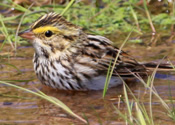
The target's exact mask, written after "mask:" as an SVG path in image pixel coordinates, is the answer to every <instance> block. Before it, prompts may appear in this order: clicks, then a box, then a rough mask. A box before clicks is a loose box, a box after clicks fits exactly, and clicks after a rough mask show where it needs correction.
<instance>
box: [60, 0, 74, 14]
mask: <svg viewBox="0 0 175 125" xmlns="http://www.w3.org/2000/svg"><path fill="white" fill-rule="evenodd" d="M74 2H75V0H71V1H70V2H69V4H68V5H67V6H66V8H65V9H64V10H63V11H62V13H61V15H64V14H65V13H66V11H67V10H68V9H69V8H70V7H71V6H72V5H73V3H74Z"/></svg>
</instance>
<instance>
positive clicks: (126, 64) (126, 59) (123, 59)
mask: <svg viewBox="0 0 175 125" xmlns="http://www.w3.org/2000/svg"><path fill="white" fill-rule="evenodd" d="M118 53H120V54H119V56H118V59H117V62H116V65H115V68H114V72H113V75H118V74H119V75H120V76H122V77H124V76H126V77H128V76H131V75H132V73H139V74H143V73H146V68H145V67H144V66H143V65H141V64H139V63H138V62H137V61H136V60H135V59H134V58H132V57H131V56H130V55H128V54H127V53H126V52H124V51H120V50H119V49H118V48H116V47H114V46H112V42H111V41H110V40H109V39H107V38H105V37H102V36H93V35H88V41H87V42H86V43H85V45H84V49H83V55H84V56H86V58H88V59H89V60H88V59H87V61H86V63H87V64H86V65H89V66H90V67H91V68H93V69H95V70H96V71H97V72H98V73H103V74H105V75H106V73H107V70H108V68H109V64H110V62H111V66H112V65H113V63H114V60H115V58H116V56H117V54H118ZM90 57H92V58H90Z"/></svg>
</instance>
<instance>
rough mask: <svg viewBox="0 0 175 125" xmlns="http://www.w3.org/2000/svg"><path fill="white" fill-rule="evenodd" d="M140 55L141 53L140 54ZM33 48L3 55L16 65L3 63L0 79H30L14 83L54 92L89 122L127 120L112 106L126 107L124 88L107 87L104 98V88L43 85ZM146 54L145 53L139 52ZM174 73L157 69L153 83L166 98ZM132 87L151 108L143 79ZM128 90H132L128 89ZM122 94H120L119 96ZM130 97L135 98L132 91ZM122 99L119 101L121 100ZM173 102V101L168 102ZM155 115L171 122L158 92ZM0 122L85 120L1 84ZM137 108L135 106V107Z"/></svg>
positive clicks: (173, 87)
mask: <svg viewBox="0 0 175 125" xmlns="http://www.w3.org/2000/svg"><path fill="white" fill-rule="evenodd" d="M137 55H138V54H137ZM32 56H33V49H32V48H27V49H26V48H25V47H20V48H19V50H18V53H17V56H16V57H12V58H10V59H7V58H4V59H3V61H4V62H8V63H9V64H13V65H15V66H16V67H17V68H18V69H20V71H21V72H19V71H18V70H17V69H15V68H14V67H11V66H9V65H5V64H2V66H1V67H0V68H1V70H0V79H1V80H18V79H19V80H29V79H32V81H29V82H16V83H14V84H16V85H19V86H22V87H25V88H28V89H31V90H34V91H35V88H38V89H40V90H42V91H43V92H44V93H46V94H47V95H50V96H54V97H56V98H58V99H59V100H61V101H62V102H64V103H65V104H66V105H67V106H68V107H70V109H72V110H73V111H74V112H75V113H76V114H78V115H80V116H82V117H84V118H87V119H88V120H89V122H90V124H99V123H102V124H106V125H110V124H111V125H115V124H121V125H122V124H125V122H122V121H123V120H122V118H120V117H119V115H118V114H117V112H116V111H115V110H114V108H113V106H116V107H118V108H119V109H120V111H121V112H125V111H127V109H126V107H127V106H126V105H125V103H124V102H123V98H124V97H123V88H122V86H118V87H117V88H112V89H109V90H108V93H107V95H106V97H105V99H102V91H88V92H70V91H69V92H67V91H58V90H53V89H51V88H48V87H45V86H42V85H41V84H40V82H39V81H38V80H37V78H36V76H35V74H34V71H33V64H32ZM140 57H144V56H140ZM174 80H175V75H173V73H168V75H167V73H166V74H163V73H157V74H156V79H155V82H154V86H155V88H156V90H157V91H158V93H159V94H160V96H161V97H162V98H163V99H165V100H166V99H169V97H170V96H169V95H170V90H171V95H172V98H173V97H175V84H174ZM129 87H130V89H131V91H132V92H133V93H134V95H135V96H136V97H137V98H139V100H140V101H141V102H143V104H144V105H145V107H146V108H149V102H150V101H149V99H150V98H149V91H146V90H145V87H144V86H143V85H142V84H141V83H140V82H134V83H130V84H129ZM128 93H129V92H128ZM120 96H121V97H120ZM128 96H129V98H130V99H132V96H131V93H129V95H128ZM119 100H120V101H119ZM169 104H171V103H169ZM152 107H153V114H154V115H153V116H156V117H155V121H156V120H157V121H158V122H160V121H161V122H163V123H165V124H168V123H170V124H171V122H172V121H171V120H170V118H168V116H167V115H165V112H166V110H164V109H163V108H162V105H161V103H160V101H159V99H157V98H156V97H155V96H153V99H152ZM0 109H1V112H0V124H32V125H33V124H36V125H38V124H45V125H46V124H47V125H48V124H57V123H59V124H62V125H67V124H72V123H75V124H78V125H79V124H83V123H81V122H80V121H78V120H77V119H75V118H73V117H71V116H70V115H68V114H67V113H65V112H64V111H63V110H61V109H60V108H58V107H56V106H55V105H53V104H51V103H49V102H47V101H45V100H41V99H40V98H38V97H35V96H33V95H32V94H29V93H27V92H24V91H21V90H18V89H15V88H12V87H8V86H6V85H2V84H0ZM133 112H135V109H133Z"/></svg>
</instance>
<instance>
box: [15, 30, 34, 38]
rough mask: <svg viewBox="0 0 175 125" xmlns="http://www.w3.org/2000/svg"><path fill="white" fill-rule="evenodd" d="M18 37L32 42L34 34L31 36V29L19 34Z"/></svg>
mask: <svg viewBox="0 0 175 125" xmlns="http://www.w3.org/2000/svg"><path fill="white" fill-rule="evenodd" d="M18 36H20V37H22V38H25V39H29V40H33V39H34V34H33V32H32V30H31V29H29V30H25V31H23V32H20V33H19V34H18Z"/></svg>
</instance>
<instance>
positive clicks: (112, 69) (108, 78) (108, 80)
mask: <svg viewBox="0 0 175 125" xmlns="http://www.w3.org/2000/svg"><path fill="white" fill-rule="evenodd" d="M131 33H132V31H131V32H130V33H129V34H128V36H127V37H126V39H125V41H124V42H123V43H122V45H121V47H120V48H119V50H118V53H117V55H116V58H115V60H114V63H113V65H112V68H111V71H110V73H109V74H107V76H106V79H107V80H106V82H105V85H104V86H108V85H109V83H110V80H111V77H112V74H113V71H114V68H115V65H116V63H117V60H118V58H119V55H120V52H121V50H122V48H123V46H124V45H125V43H126V41H127V40H128V39H129V37H130V35H131ZM108 70H109V69H108ZM106 84H107V85H106ZM104 89H105V90H103V98H104V97H105V95H106V92H107V88H105V87H104Z"/></svg>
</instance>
